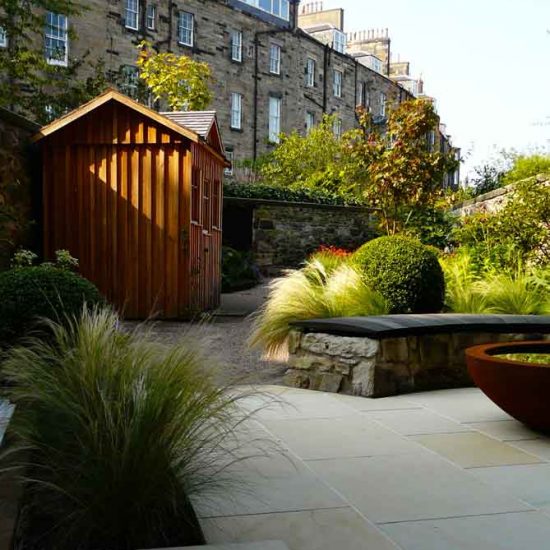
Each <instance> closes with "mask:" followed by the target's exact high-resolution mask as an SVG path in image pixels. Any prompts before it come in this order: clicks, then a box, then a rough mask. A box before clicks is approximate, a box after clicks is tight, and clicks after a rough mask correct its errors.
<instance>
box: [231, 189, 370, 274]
mask: <svg viewBox="0 0 550 550" xmlns="http://www.w3.org/2000/svg"><path fill="white" fill-rule="evenodd" d="M237 201H238V202H239V203H240V204H241V205H242V204H246V203H247V202H248V204H250V207H251V208H253V213H252V250H253V252H254V256H255V261H256V263H257V265H258V267H259V268H260V269H261V270H262V272H264V273H267V274H270V273H276V272H278V271H280V270H281V269H283V268H290V267H298V266H299V265H300V264H301V263H302V262H303V261H304V259H305V258H306V257H307V256H308V255H309V254H310V253H311V252H313V251H314V250H316V249H317V248H319V247H320V246H321V245H327V246H328V245H332V246H338V247H342V248H346V249H355V248H358V247H359V246H361V245H362V244H363V243H365V242H366V241H368V240H370V239H372V238H373V237H374V235H375V232H374V226H375V224H374V222H373V218H372V211H371V210H369V209H366V208H353V207H343V206H326V205H317V204H305V203H284V202H277V201H247V199H237ZM224 209H225V207H224ZM225 230H226V228H225V226H224V232H225Z"/></svg>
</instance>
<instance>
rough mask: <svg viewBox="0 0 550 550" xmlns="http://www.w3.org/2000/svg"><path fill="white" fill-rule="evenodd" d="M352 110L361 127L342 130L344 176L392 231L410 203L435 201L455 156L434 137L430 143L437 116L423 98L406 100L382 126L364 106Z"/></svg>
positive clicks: (396, 228)
mask: <svg viewBox="0 0 550 550" xmlns="http://www.w3.org/2000/svg"><path fill="white" fill-rule="evenodd" d="M357 114H358V119H359V124H360V128H359V129H358V130H352V131H350V132H347V133H346V134H344V150H345V154H346V155H347V156H348V160H349V162H348V163H347V167H346V169H347V170H348V177H350V178H351V179H352V180H353V181H354V182H355V186H356V187H357V189H358V191H359V192H360V193H361V194H362V195H363V197H364V199H365V200H366V202H367V203H369V204H370V205H371V206H374V207H378V208H379V209H380V213H381V225H382V226H383V228H384V230H385V231H386V233H387V234H389V235H392V234H395V233H396V232H397V231H398V230H399V229H400V228H401V225H402V221H401V220H403V218H404V216H405V217H406V215H408V213H409V212H410V210H411V209H412V208H415V207H418V206H431V205H433V204H434V202H435V201H436V199H437V198H438V197H439V196H440V195H441V192H442V182H443V177H444V176H445V174H447V173H448V172H449V171H451V170H453V169H456V167H457V163H458V161H457V160H456V159H455V157H454V154H451V153H445V152H442V151H440V150H439V148H438V146H437V143H435V144H432V145H430V142H429V136H430V133H431V132H435V130H436V128H437V127H438V124H439V117H438V115H437V113H436V112H435V110H434V107H433V105H432V103H431V102H430V101H428V100H424V99H414V100H408V101H405V102H403V103H401V104H400V105H399V106H397V107H396V108H395V109H393V110H392V111H391V113H390V115H389V119H388V124H387V130H386V132H381V131H380V130H379V129H378V128H377V126H376V125H375V124H374V123H373V119H372V116H371V115H370V113H368V112H367V111H366V110H365V109H360V110H359V111H358V113H357ZM434 141H437V140H434Z"/></svg>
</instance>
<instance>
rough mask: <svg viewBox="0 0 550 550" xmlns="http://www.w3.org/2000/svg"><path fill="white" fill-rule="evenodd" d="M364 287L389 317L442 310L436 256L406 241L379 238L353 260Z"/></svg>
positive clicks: (441, 291)
mask: <svg viewBox="0 0 550 550" xmlns="http://www.w3.org/2000/svg"><path fill="white" fill-rule="evenodd" d="M353 261H354V263H355V265H357V266H358V268H359V269H360V270H361V272H362V274H363V277H364V279H365V281H366V283H367V284H369V285H371V286H372V288H373V289H374V290H376V291H378V292H380V294H381V295H382V296H384V298H385V299H386V300H387V302H388V304H389V307H390V312H391V313H433V312H437V311H441V309H442V307H443V299H444V290H445V282H444V278H443V271H442V269H441V266H440V265H439V262H438V259H437V255H436V254H435V253H434V252H433V251H432V250H430V249H429V248H428V247H426V246H424V245H423V244H422V243H420V242H419V241H416V240H414V239H410V238H408V237H401V236H391V237H379V238H378V239H374V240H372V241H369V242H368V243H366V244H364V245H363V246H362V247H361V248H359V250H357V251H356V252H355V254H354V256H353Z"/></svg>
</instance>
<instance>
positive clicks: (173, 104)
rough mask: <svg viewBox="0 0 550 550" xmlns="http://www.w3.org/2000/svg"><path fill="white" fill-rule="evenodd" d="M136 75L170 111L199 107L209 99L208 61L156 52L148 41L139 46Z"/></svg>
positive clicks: (206, 104)
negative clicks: (137, 72) (138, 71)
mask: <svg viewBox="0 0 550 550" xmlns="http://www.w3.org/2000/svg"><path fill="white" fill-rule="evenodd" d="M137 66H138V67H139V69H140V74H139V76H140V78H141V79H142V80H143V81H144V82H145V84H146V85H147V87H148V88H149V89H150V90H151V92H152V94H153V98H154V100H155V101H159V100H164V101H166V103H167V104H168V106H169V107H170V109H171V110H172V111H180V110H182V109H183V110H192V111H193V110H198V111H200V110H203V109H206V108H207V107H208V104H209V103H210V102H211V101H212V92H211V91H210V87H209V85H210V83H211V81H212V72H211V70H210V66H209V65H208V63H202V62H199V61H194V60H193V59H191V58H190V57H187V56H186V55H176V54H174V53H158V52H156V51H154V50H153V48H152V47H151V45H150V44H149V43H148V42H142V43H141V44H140V45H139V56H138V60H137Z"/></svg>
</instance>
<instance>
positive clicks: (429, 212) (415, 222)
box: [403, 206, 456, 250]
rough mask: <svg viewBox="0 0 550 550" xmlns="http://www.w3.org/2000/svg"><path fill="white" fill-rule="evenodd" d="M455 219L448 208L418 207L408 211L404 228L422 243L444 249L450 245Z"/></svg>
mask: <svg viewBox="0 0 550 550" xmlns="http://www.w3.org/2000/svg"><path fill="white" fill-rule="evenodd" d="M455 221H456V219H455V216H453V215H452V214H451V213H450V212H449V211H448V210H447V209H446V208H437V207H435V206H424V207H416V208H413V209H412V210H410V211H409V212H408V213H407V216H406V217H405V220H404V223H403V229H404V233H405V234H406V235H408V236H410V237H412V238H415V239H418V240H419V241H420V242H421V243H423V244H427V245H430V246H434V247H436V248H439V249H441V250H443V249H445V248H446V247H447V246H448V245H449V239H450V236H451V234H452V232H453V227H454V224H455Z"/></svg>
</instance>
